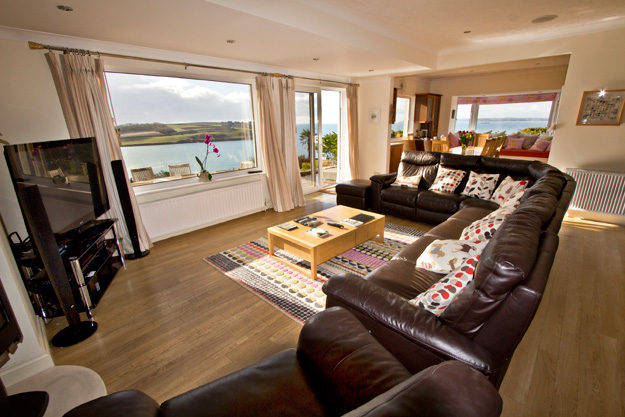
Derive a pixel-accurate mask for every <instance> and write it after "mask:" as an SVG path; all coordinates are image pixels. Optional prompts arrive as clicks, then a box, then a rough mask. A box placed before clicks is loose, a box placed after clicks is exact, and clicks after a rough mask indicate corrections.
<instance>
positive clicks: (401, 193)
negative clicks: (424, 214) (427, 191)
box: [380, 187, 423, 207]
mask: <svg viewBox="0 0 625 417" xmlns="http://www.w3.org/2000/svg"><path fill="white" fill-rule="evenodd" d="M422 192H423V190H420V189H416V188H400V187H388V188H384V189H383V190H382V192H381V193H380V200H381V201H383V202H385V203H391V204H397V205H399V206H405V207H416V206H417V196H418V195H419V194H420V193H422Z"/></svg>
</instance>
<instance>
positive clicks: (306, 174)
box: [295, 88, 342, 194]
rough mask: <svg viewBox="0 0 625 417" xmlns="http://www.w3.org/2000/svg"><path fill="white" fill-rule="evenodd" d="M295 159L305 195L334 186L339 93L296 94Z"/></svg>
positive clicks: (309, 91)
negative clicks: (296, 159)
mask: <svg viewBox="0 0 625 417" xmlns="http://www.w3.org/2000/svg"><path fill="white" fill-rule="evenodd" d="M295 103H296V105H295V109H296V110H295V117H296V125H297V135H296V140H297V151H298V152H297V155H298V163H299V168H300V175H301V180H302V187H303V189H304V193H305V194H308V193H311V192H314V191H317V190H319V189H321V188H325V187H330V186H332V185H334V184H336V182H337V179H338V178H339V170H340V166H339V165H340V164H339V160H340V159H339V153H340V149H341V146H340V144H341V139H340V138H341V136H342V135H341V130H342V129H341V124H342V123H341V92H340V91H338V90H325V89H321V88H298V90H297V91H296V92H295Z"/></svg>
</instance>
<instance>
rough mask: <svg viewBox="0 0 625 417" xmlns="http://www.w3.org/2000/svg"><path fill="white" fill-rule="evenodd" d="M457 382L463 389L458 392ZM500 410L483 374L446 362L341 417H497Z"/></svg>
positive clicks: (490, 386)
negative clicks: (451, 382)
mask: <svg viewBox="0 0 625 417" xmlns="http://www.w3.org/2000/svg"><path fill="white" fill-rule="evenodd" d="M450 381H454V384H450ZM456 383H458V384H459V386H462V387H466V389H461V390H459V389H458V387H457V386H456ZM502 407H503V401H502V400H501V397H500V396H499V393H498V392H497V389H496V388H495V387H494V386H493V385H492V384H491V383H490V382H488V380H487V379H486V378H484V375H482V374H480V373H479V372H478V371H476V370H475V369H471V368H469V367H468V366H466V365H464V364H462V363H460V362H457V361H447V362H443V363H441V364H439V365H436V366H431V367H429V368H427V369H424V370H423V371H421V372H419V373H418V374H416V375H413V376H412V377H411V378H410V379H408V380H407V381H404V382H402V383H401V384H399V385H396V386H395V387H393V388H391V389H390V390H388V391H387V392H385V393H384V394H382V395H379V396H378V397H376V398H374V399H373V400H371V401H369V402H368V403H366V404H364V405H362V406H361V407H359V408H357V409H355V410H353V411H352V412H350V413H348V414H346V415H345V416H344V417H357V416H367V417H387V416H412V417H449V416H462V417H497V416H499V415H500V414H501V410H502Z"/></svg>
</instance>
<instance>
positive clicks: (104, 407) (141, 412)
mask: <svg viewBox="0 0 625 417" xmlns="http://www.w3.org/2000/svg"><path fill="white" fill-rule="evenodd" d="M117 416H133V417H159V416H160V414H159V411H158V403H157V402H156V401H155V400H154V399H152V397H150V396H148V395H147V394H145V393H143V392H141V391H137V390H128V391H120V392H116V393H113V394H109V395H105V396H104V397H100V398H96V399H95V400H92V401H89V402H87V403H85V404H82V405H79V406H78V407H76V408H74V409H72V410H71V411H69V412H67V413H65V414H64V415H63V417H117Z"/></svg>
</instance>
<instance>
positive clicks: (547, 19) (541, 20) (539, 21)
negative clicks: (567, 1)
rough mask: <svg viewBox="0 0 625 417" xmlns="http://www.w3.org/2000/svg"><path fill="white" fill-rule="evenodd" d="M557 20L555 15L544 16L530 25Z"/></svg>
mask: <svg viewBox="0 0 625 417" xmlns="http://www.w3.org/2000/svg"><path fill="white" fill-rule="evenodd" d="M557 18H558V15H557V14H546V15H544V16H540V17H537V18H536V19H534V20H532V23H546V22H551V21H552V20H554V19H557Z"/></svg>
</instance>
